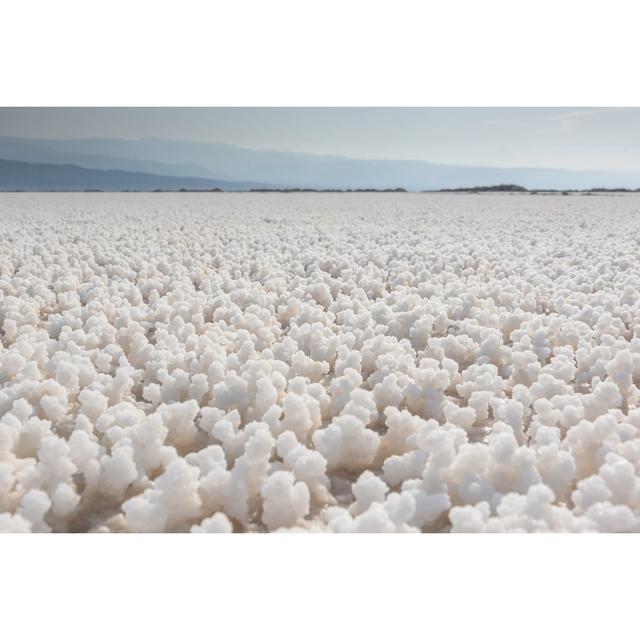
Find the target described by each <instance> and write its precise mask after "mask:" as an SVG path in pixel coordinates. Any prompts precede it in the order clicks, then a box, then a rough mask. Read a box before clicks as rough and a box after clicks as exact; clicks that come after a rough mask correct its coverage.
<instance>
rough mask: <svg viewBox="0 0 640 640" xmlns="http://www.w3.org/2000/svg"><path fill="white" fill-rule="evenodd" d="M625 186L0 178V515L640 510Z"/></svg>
mask: <svg viewBox="0 0 640 640" xmlns="http://www.w3.org/2000/svg"><path fill="white" fill-rule="evenodd" d="M639 208H640V199H639V198H638V197H637V196H625V197H615V198H614V197H608V198H605V197H597V198H596V197H592V198H584V197H578V196H575V197H573V198H554V197H545V198H541V197H538V198H535V197H526V196H518V197H508V196H478V197H467V196H435V195H426V196H425V195H410V194H404V195H400V196H398V195H394V196H380V195H376V196H361V195H345V196H335V195H333V196H321V195H312V196H293V195H287V196H272V195H269V196H264V195H257V196H250V195H246V194H244V195H240V194H237V195H215V196H211V195H207V196H202V195H200V196H197V195H186V194H181V195H179V196H169V195H166V194H165V195H162V196H149V195H142V194H139V195H98V196H95V195H62V196H61V195H58V196H53V195H51V194H46V195H45V194H43V195H41V196H35V195H33V196H26V195H4V196H3V197H2V199H1V200H0V220H1V222H2V226H3V234H2V236H1V237H0V329H1V337H2V352H1V354H0V355H1V367H0V385H1V386H0V530H2V531H24V532H28V531H32V532H48V531H101V532H102V531H104V532H107V531H114V532H116V531H130V532H133V531H192V532H231V531H237V532H240V531H256V532H262V531H287V530H288V531H328V532H415V531H424V532H431V531H453V532H480V531H487V532H492V531H496V532H499V531H640V408H638V402H639V399H640V395H639V391H638V386H637V385H638V384H639V383H640V314H639V310H640V264H639V263H638V260H637V243H638V239H639V238H640V218H638V216H637V211H638V209H639Z"/></svg>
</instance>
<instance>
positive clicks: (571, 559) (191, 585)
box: [0, 534, 640, 640]
mask: <svg viewBox="0 0 640 640" xmlns="http://www.w3.org/2000/svg"><path fill="white" fill-rule="evenodd" d="M0 548H1V549H2V557H3V560H2V564H3V571H2V580H1V581H0V602H1V603H2V614H1V624H2V637H4V638H11V639H12V640H13V639H14V638H16V639H17V638H27V637H29V638H38V637H63V638H67V639H69V640H75V639H76V638H78V639H83V640H84V639H85V638H91V639H92V640H102V639H103V638H104V639H106V638H109V639H112V638H122V639H127V640H128V639H129V638H173V639H175V638H194V637H212V638H225V639H226V638H255V639H263V638H278V639H280V640H285V639H288V638H296V639H304V640H342V639H343V638H364V639H366V640H370V639H377V638H384V639H386V640H388V639H389V638H418V637H426V638H437V639H438V640H439V639H441V638H442V639H446V638H452V639H453V638H469V637H472V638H474V639H476V638H491V639H492V640H496V639H501V638H505V639H506V638H508V639H509V640H512V639H513V638H517V639H518V640H527V639H529V638H531V639H535V640H540V639H541V638H554V639H555V638H561V639H562V638H567V639H569V638H580V639H581V640H583V639H589V638H599V639H601V638H604V637H612V638H626V637H632V636H633V635H634V633H635V632H636V631H637V627H638V622H637V593H636V591H637V589H636V586H637V585H636V583H637V576H638V575H639V573H638V569H639V568H640V567H639V566H638V564H639V563H638V559H637V558H638V554H637V536H631V535H630V536H625V535H606V534H593V535H581V534H566V535H562V534H557V535H553V534H550V535H543V534H540V535H530V536H526V535H516V534H502V535H495V536H492V535H453V536H447V535H427V534H425V535H406V536H403V535H353V536H330V535H308V536H305V535H287V534H282V535H271V536H265V535H263V536H260V535H235V536H233V535H231V536H216V535H208V536H207V535H192V536H188V535H170V534H165V535H122V536H118V535H117V534H111V535H75V536H74V535H62V534H60V535H57V536H53V535H40V536H31V537H29V536H24V535H23V536H20V535H13V536H12V535H9V534H7V535H5V536H2V537H1V538H0Z"/></svg>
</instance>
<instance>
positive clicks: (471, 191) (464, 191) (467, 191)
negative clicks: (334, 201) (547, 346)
mask: <svg viewBox="0 0 640 640" xmlns="http://www.w3.org/2000/svg"><path fill="white" fill-rule="evenodd" d="M3 193H147V194H149V193H158V194H160V193H174V194H175V193H200V194H205V193H247V194H274V193H277V194H302V193H306V194H314V193H316V194H322V193H334V194H350V193H351V194H363V193H377V194H403V193H407V194H412V193H413V194H416V193H421V194H458V195H481V194H489V195H496V194H498V195H499V194H503V195H510V196H513V195H521V196H550V195H556V196H557V195H561V196H568V195H586V196H593V195H616V194H620V195H624V194H640V188H639V189H626V188H620V189H607V188H600V187H595V188H593V189H524V188H521V189H496V188H491V187H487V188H477V187H463V188H460V189H424V190H419V191H413V190H409V189H403V188H397V189H295V188H294V189H243V190H235V189H0V194H3Z"/></svg>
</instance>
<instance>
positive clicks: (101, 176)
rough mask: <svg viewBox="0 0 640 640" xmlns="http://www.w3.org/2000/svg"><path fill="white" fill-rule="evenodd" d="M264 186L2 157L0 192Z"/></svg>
mask: <svg viewBox="0 0 640 640" xmlns="http://www.w3.org/2000/svg"><path fill="white" fill-rule="evenodd" d="M262 186H264V185H263V184H262V183H254V182H231V181H228V180H227V181H224V180H210V179H207V178H197V177H188V176H163V175H155V174H151V173H143V172H140V171H121V170H119V169H89V168H86V167H80V166H78V165H75V164H54V163H43V162H40V163H36V162H22V161H18V160H5V159H0V191H16V190H24V191H86V190H104V191H123V190H132V191H152V190H155V189H166V190H179V189H190V190H210V189H222V190H227V191H246V190H248V189H251V188H257V187H262Z"/></svg>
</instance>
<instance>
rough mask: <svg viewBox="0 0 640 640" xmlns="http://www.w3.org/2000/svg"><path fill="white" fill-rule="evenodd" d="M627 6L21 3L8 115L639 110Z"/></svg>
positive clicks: (9, 22)
mask: <svg viewBox="0 0 640 640" xmlns="http://www.w3.org/2000/svg"><path fill="white" fill-rule="evenodd" d="M639 18H640V6H639V5H638V3H634V2H631V1H629V0H608V2H606V3H602V2H601V1H595V0H582V1H581V2H577V1H575V0H537V1H536V2H533V1H531V0H525V1H522V0H521V1H519V2H514V1H513V0H482V1H481V2H480V1H478V0H456V1H455V2H443V1H439V2H435V1H433V0H394V2H390V1H389V0H384V1H383V0H366V1H365V0H323V1H322V2H320V1H319V0H311V1H306V2H304V1H301V0H269V1H268V2H265V1H260V0H233V1H231V0H222V1H220V0H218V1H215V0H214V1H212V0H181V1H180V2H175V1H170V0H110V1H109V2H104V3H101V2H87V0H56V2H51V1H50V0H20V1H19V2H18V1H15V2H6V3H4V4H3V8H2V13H1V20H2V33H1V37H0V64H1V65H2V74H1V77H0V104H3V105H5V106H12V105H13V106H69V105H73V106H92V105H93V106H117V105H124V106H196V105H199V106H248V105H256V106H281V105H286V106H310V105H316V106H335V105H346V106H360V105H369V106H371V105H377V106H420V105H425V106H462V105H468V106H495V105H503V106H548V105H556V106H637V105H638V104H640V84H639V83H638V82H637V81H636V78H637V58H638V56H637V53H638V51H637V28H638V24H640V19H639Z"/></svg>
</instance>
